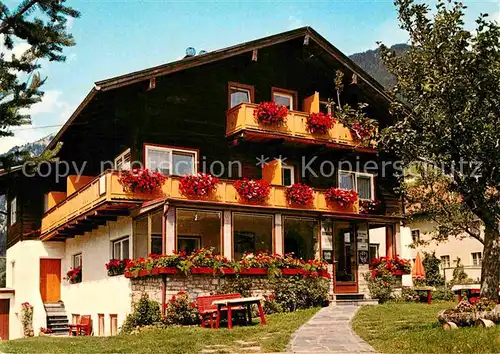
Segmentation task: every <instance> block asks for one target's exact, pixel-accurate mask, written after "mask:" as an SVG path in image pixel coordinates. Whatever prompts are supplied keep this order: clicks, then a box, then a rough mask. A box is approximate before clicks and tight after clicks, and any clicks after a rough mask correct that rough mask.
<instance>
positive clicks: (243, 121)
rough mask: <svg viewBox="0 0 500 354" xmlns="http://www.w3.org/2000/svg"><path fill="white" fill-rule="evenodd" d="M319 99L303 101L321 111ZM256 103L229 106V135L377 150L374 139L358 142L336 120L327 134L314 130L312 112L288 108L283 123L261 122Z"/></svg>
mask: <svg viewBox="0 0 500 354" xmlns="http://www.w3.org/2000/svg"><path fill="white" fill-rule="evenodd" d="M315 96H318V95H315ZM315 98H316V97H315ZM316 99H317V101H318V102H317V103H318V104H317V105H315V104H314V103H313V104H309V105H307V106H306V105H305V104H304V106H305V107H306V108H309V112H311V113H313V112H318V111H319V97H317V98H316ZM257 107H258V105H257V104H255V103H240V104H239V105H237V106H235V107H233V108H232V109H230V110H229V111H228V113H227V117H226V137H231V136H235V135H236V134H242V135H241V136H242V137H243V138H244V139H247V140H256V141H262V140H266V139H272V138H279V139H284V140H288V141H292V142H297V143H302V144H321V145H327V146H329V147H332V148H344V149H355V150H358V151H363V152H375V149H374V146H375V145H374V144H373V143H372V144H369V145H368V146H366V144H363V143H361V142H359V141H358V140H356V139H355V138H353V135H352V134H351V131H350V129H349V128H347V127H345V126H344V125H343V124H342V123H339V122H336V123H335V124H334V126H333V127H332V128H331V129H329V131H328V132H327V133H326V134H318V133H311V132H310V131H309V130H308V129H307V125H306V121H307V117H308V116H309V114H310V113H306V112H299V111H289V113H288V117H287V119H286V122H285V123H283V124H282V125H274V124H261V123H259V122H258V121H257V120H256V119H255V117H254V110H255V109H256V108H257Z"/></svg>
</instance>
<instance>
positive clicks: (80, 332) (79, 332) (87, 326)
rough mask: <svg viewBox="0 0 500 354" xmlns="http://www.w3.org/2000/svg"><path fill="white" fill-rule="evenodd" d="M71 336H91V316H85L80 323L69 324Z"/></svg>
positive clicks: (80, 319) (79, 320)
mask: <svg viewBox="0 0 500 354" xmlns="http://www.w3.org/2000/svg"><path fill="white" fill-rule="evenodd" d="M68 326H69V335H70V336H90V334H91V333H92V318H91V317H90V315H83V316H81V317H80V318H79V319H78V323H74V324H69V325H68Z"/></svg>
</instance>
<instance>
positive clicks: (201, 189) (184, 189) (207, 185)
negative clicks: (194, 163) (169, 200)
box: [180, 172, 219, 198]
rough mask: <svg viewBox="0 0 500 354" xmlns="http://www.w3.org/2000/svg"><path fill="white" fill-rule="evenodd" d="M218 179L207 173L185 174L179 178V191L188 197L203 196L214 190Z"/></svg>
mask: <svg viewBox="0 0 500 354" xmlns="http://www.w3.org/2000/svg"><path fill="white" fill-rule="evenodd" d="M218 184H219V179H218V178H216V177H214V176H212V175H209V174H207V173H201V172H200V173H198V174H196V175H186V176H184V177H182V178H181V180H180V190H181V193H182V194H183V195H185V196H189V197H197V198H203V197H207V196H209V195H210V193H212V192H215V190H216V189H217V185H218Z"/></svg>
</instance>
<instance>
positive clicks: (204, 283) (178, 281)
mask: <svg viewBox="0 0 500 354" xmlns="http://www.w3.org/2000/svg"><path fill="white" fill-rule="evenodd" d="M234 278H235V277H234V276H229V275H227V276H215V277H214V276H213V275H211V274H206V275H205V274H196V275H191V276H185V275H183V274H175V275H169V276H167V291H166V294H167V301H168V300H169V299H170V298H171V297H172V296H173V295H175V294H177V293H178V292H179V291H186V292H187V293H189V295H190V296H191V298H193V299H196V298H197V297H198V296H203V295H211V294H214V293H216V292H217V290H218V289H219V288H220V287H221V286H223V285H224V284H225V283H226V282H230V281H231V280H233V279H234ZM240 278H243V279H244V278H247V279H251V282H252V283H251V287H250V292H251V295H252V296H259V295H269V294H270V293H271V291H270V284H269V279H268V278H267V276H258V275H251V276H240ZM130 280H131V283H132V304H135V303H136V302H137V301H138V300H139V299H140V297H141V294H142V293H144V292H145V293H147V294H148V295H149V298H150V299H151V300H155V301H158V302H160V303H161V283H162V278H161V276H150V277H144V278H137V279H130Z"/></svg>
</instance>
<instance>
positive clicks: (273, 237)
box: [231, 211, 284, 260]
mask: <svg viewBox="0 0 500 354" xmlns="http://www.w3.org/2000/svg"><path fill="white" fill-rule="evenodd" d="M237 215H246V216H255V215H258V216H267V217H269V216H271V222H272V227H271V248H272V249H270V250H269V251H270V253H271V254H274V253H275V251H276V218H275V215H274V214H269V213H259V212H254V213H252V212H246V211H232V212H231V259H232V260H234V259H235V258H234V253H235V252H234V249H235V242H234V236H235V231H236V230H235V226H234V225H235V222H234V219H235V217H236V216H237ZM283 242H284V239H283Z"/></svg>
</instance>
